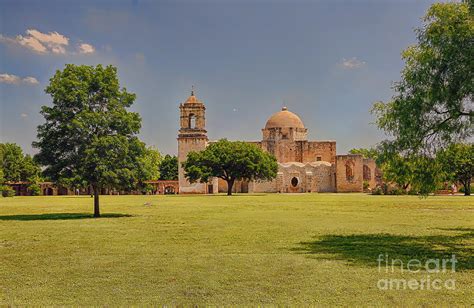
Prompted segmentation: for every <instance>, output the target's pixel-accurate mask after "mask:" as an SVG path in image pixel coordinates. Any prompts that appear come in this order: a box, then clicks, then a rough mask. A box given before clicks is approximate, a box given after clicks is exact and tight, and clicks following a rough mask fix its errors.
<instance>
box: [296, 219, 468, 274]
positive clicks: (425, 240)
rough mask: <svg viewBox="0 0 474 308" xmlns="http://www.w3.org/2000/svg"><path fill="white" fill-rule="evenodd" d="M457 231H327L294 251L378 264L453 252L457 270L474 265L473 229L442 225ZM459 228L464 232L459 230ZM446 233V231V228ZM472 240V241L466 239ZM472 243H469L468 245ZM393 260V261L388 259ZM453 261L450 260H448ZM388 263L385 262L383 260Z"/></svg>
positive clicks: (424, 260)
mask: <svg viewBox="0 0 474 308" xmlns="http://www.w3.org/2000/svg"><path fill="white" fill-rule="evenodd" d="M441 230H444V231H451V232H453V231H455V232H456V234H453V235H448V234H443V235H428V236H404V235H393V234H353V235H326V236H322V237H318V239H317V240H315V241H310V242H300V243H299V247H296V248H294V249H292V250H293V251H296V252H299V253H304V254H308V255H311V257H313V258H317V259H331V260H334V259H338V260H346V261H348V262H350V263H352V264H357V265H364V266H374V267H377V266H378V264H379V263H378V261H377V259H378V258H379V255H380V254H382V255H383V256H382V257H381V258H384V259H383V260H384V261H383V262H385V260H386V255H388V260H389V262H391V260H394V259H398V260H401V261H402V262H403V264H405V265H406V264H407V262H408V261H410V260H413V259H416V260H420V261H421V262H422V264H425V262H426V261H427V260H429V259H440V260H441V259H450V258H451V256H452V255H453V254H454V255H455V256H456V259H457V260H458V263H457V264H456V270H457V271H458V270H472V269H474V248H472V247H473V244H472V239H473V238H474V229H469V228H455V229H441ZM459 232H463V233H461V234H459ZM446 233H447V232H446ZM466 241H471V243H470V244H469V243H466ZM469 245H470V247H469ZM389 264H390V263H389ZM449 264H451V263H449ZM382 266H385V263H382Z"/></svg>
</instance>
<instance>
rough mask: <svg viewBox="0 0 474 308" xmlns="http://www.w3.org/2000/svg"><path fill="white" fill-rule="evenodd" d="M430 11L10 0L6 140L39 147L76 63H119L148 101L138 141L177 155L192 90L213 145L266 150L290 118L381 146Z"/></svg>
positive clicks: (0, 71)
mask: <svg viewBox="0 0 474 308" xmlns="http://www.w3.org/2000/svg"><path fill="white" fill-rule="evenodd" d="M430 4H431V1H375V0H373V1H363V0H361V1H329V0H328V1H298V0H296V1H289V0H288V1H237V0H232V1H165V2H160V1H140V0H138V1H112V0H103V1H79V0H73V1H49V0H42V1H39V0H38V1H33V0H29V1H20V0H2V1H0V34H1V36H0V112H1V114H0V121H1V122H0V130H1V131H0V142H16V143H18V144H20V145H21V146H22V147H23V148H24V149H25V150H26V151H27V152H29V153H34V152H35V150H34V149H32V148H31V142H32V141H34V140H35V138H36V126H37V125H39V124H41V123H42V121H43V118H42V116H41V115H40V114H39V110H40V108H41V106H42V105H46V104H50V103H51V99H50V97H49V96H47V95H46V94H45V93H44V88H45V87H46V85H47V84H48V80H49V78H50V77H51V76H52V75H53V73H54V72H55V71H56V70H58V69H62V68H63V67H64V65H65V64H66V63H76V64H89V65H92V64H99V63H102V64H113V65H115V66H117V67H118V71H119V76H120V81H121V84H122V86H125V87H126V88H127V89H128V90H129V91H131V92H134V93H136V94H137V100H136V102H135V105H134V106H133V108H132V109H133V110H134V111H138V112H139V113H140V114H141V116H142V119H143V122H142V130H141V134H140V136H141V138H142V140H143V141H145V142H146V143H147V144H149V145H153V146H155V147H157V148H158V149H159V150H160V151H161V152H163V153H171V154H174V153H176V147H177V144H176V134H177V130H178V128H179V127H178V119H179V118H178V117H179V114H178V106H179V103H180V102H182V101H184V100H185V99H186V98H187V96H189V92H190V89H191V85H193V84H194V85H195V87H196V94H197V96H198V97H199V98H200V99H201V100H203V101H204V103H205V104H206V107H207V113H206V120H207V129H208V135H209V138H210V139H219V138H224V137H225V138H228V139H233V140H237V139H240V140H260V139H261V129H262V128H263V127H264V125H265V122H266V120H267V118H268V117H269V116H270V115H271V114H272V113H274V112H276V111H278V110H280V109H281V107H282V106H288V109H289V110H290V111H293V112H295V113H297V114H299V115H300V117H301V118H302V120H303V122H304V123H305V125H306V127H307V128H308V129H309V137H310V139H315V140H336V141H337V152H338V153H339V154H343V153H346V152H347V151H348V150H349V149H351V148H353V147H368V146H371V145H374V144H375V143H377V142H378V141H380V140H381V139H383V138H384V135H383V133H381V132H380V131H378V130H377V128H376V127H375V126H374V125H373V124H371V122H373V121H374V118H373V117H372V116H371V115H370V113H369V110H370V107H371V105H372V104H373V102H374V101H377V100H387V99H389V98H390V97H391V95H392V91H391V88H390V87H391V83H392V82H393V81H396V80H398V79H399V77H400V70H401V69H402V67H403V62H402V60H401V58H400V52H401V51H402V50H403V49H404V48H406V47H407V46H408V45H410V44H413V43H415V42H416V38H415V34H414V32H413V30H414V28H415V27H418V26H420V25H421V19H420V18H421V17H422V16H423V15H424V13H425V12H426V10H427V9H428V7H429V6H430Z"/></svg>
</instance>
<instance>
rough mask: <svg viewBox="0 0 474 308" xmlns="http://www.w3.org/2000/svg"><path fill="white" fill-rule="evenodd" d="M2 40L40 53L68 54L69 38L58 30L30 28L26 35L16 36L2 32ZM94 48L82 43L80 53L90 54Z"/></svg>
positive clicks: (0, 36)
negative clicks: (45, 30) (47, 31)
mask: <svg viewBox="0 0 474 308" xmlns="http://www.w3.org/2000/svg"><path fill="white" fill-rule="evenodd" d="M0 42H2V43H6V44H16V45H20V46H23V47H25V48H28V49H29V50H31V51H34V52H36V53H39V54H56V55H64V54H66V53H67V47H68V46H69V38H68V37H66V36H65V35H63V34H60V33H58V32H56V31H54V32H49V33H43V32H40V31H38V30H36V29H28V30H26V34H25V35H17V36H16V37H14V38H13V37H8V36H3V35H1V34H0ZM94 50H95V48H94V47H93V46H92V45H90V44H86V43H82V44H80V45H79V53H82V54H90V53H93V52H94Z"/></svg>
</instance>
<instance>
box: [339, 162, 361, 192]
mask: <svg viewBox="0 0 474 308" xmlns="http://www.w3.org/2000/svg"><path fill="white" fill-rule="evenodd" d="M363 165H364V164H363V158H362V155H355V154H351V155H337V156H336V190H337V192H362V191H363V181H364V180H363Z"/></svg>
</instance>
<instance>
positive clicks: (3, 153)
mask: <svg viewBox="0 0 474 308" xmlns="http://www.w3.org/2000/svg"><path fill="white" fill-rule="evenodd" d="M40 176H41V169H40V167H39V166H38V164H36V163H35V162H34V161H33V159H32V157H31V156H30V155H28V154H26V155H25V154H24V153H23V150H22V149H21V147H20V146H19V145H17V144H15V143H0V184H1V183H3V182H4V181H5V182H21V181H24V182H28V183H29V184H35V183H36V182H37V181H38V180H39V179H40Z"/></svg>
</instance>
